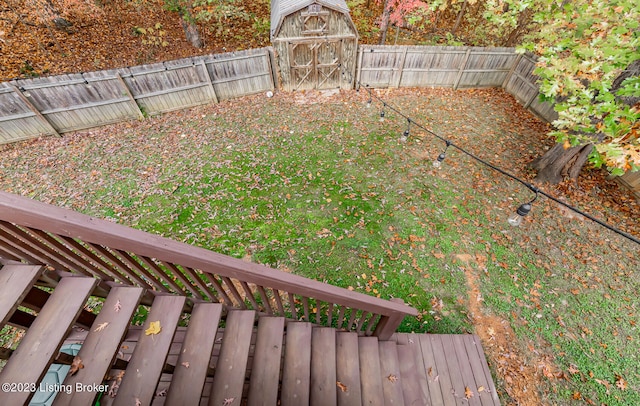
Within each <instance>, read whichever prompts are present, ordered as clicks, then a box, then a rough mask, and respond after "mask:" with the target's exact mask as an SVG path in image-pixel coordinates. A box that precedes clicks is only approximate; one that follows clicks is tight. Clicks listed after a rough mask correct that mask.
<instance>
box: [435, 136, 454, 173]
mask: <svg viewBox="0 0 640 406" xmlns="http://www.w3.org/2000/svg"><path fill="white" fill-rule="evenodd" d="M445 143H446V147H444V151H442V152H441V153H440V155H438V157H437V158H436V160H435V161H433V167H434V168H436V169H438V168H440V167H441V166H442V161H444V159H445V158H446V157H447V149H449V146H450V145H451V141H449V140H446V141H445Z"/></svg>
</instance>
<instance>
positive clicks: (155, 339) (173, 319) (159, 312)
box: [114, 295, 185, 406]
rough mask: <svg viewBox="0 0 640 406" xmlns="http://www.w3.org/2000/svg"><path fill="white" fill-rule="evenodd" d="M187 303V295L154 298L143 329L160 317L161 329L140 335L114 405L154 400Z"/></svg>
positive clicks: (148, 402) (146, 402) (127, 404)
mask: <svg viewBox="0 0 640 406" xmlns="http://www.w3.org/2000/svg"><path fill="white" fill-rule="evenodd" d="M184 303H185V297H184V296H171V295H166V296H157V297H156V298H155V299H154V301H153V305H152V306H151V311H150V312H149V315H148V316H147V321H146V322H145V324H144V326H143V330H146V329H148V328H149V327H150V324H151V322H157V321H159V322H160V327H161V330H160V332H159V333H158V334H150V335H146V334H143V335H141V336H140V339H139V340H138V343H137V344H136V348H135V350H134V352H133V355H132V356H131V360H130V361H129V365H128V366H127V369H126V371H125V374H124V379H123V380H122V383H121V384H120V389H119V390H118V394H117V396H116V398H115V401H114V405H122V406H130V405H132V404H133V405H135V404H136V402H138V401H139V402H140V403H141V404H143V405H147V404H150V403H151V400H152V399H153V395H154V391H155V388H156V385H157V383H158V380H159V379H160V375H161V373H162V368H163V367H164V364H165V360H166V358H167V353H168V351H169V348H170V346H171V341H172V340H173V335H174V333H175V331H176V327H177V326H178V321H179V320H180V315H181V314H182V308H183V306H184Z"/></svg>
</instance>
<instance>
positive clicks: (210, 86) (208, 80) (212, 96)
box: [200, 59, 218, 103]
mask: <svg viewBox="0 0 640 406" xmlns="http://www.w3.org/2000/svg"><path fill="white" fill-rule="evenodd" d="M200 66H202V69H203V70H204V77H205V78H207V85H208V86H209V90H210V91H211V98H212V99H213V102H214V103H218V96H217V95H216V89H215V88H214V87H213V82H212V81H211V76H209V69H207V63H206V62H205V61H204V59H203V60H201V61H200Z"/></svg>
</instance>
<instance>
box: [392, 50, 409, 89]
mask: <svg viewBox="0 0 640 406" xmlns="http://www.w3.org/2000/svg"><path fill="white" fill-rule="evenodd" d="M408 49H409V47H404V50H403V52H402V57H401V59H400V66H399V67H398V74H397V77H398V79H397V80H396V83H395V84H394V86H395V87H400V82H402V73H403V72H404V62H405V61H406V60H407V50H408Z"/></svg>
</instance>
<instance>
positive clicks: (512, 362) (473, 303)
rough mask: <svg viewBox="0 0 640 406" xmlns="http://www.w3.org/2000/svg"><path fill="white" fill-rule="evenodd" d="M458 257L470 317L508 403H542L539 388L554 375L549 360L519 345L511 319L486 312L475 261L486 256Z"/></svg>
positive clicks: (462, 255)
mask: <svg viewBox="0 0 640 406" xmlns="http://www.w3.org/2000/svg"><path fill="white" fill-rule="evenodd" d="M454 258H455V260H456V261H457V262H459V263H461V268H462V269H463V270H464V273H465V277H466V280H467V286H468V289H469V290H468V292H469V295H468V297H469V303H468V306H469V316H470V318H471V320H472V322H473V324H474V326H475V330H476V334H477V335H478V336H479V337H480V340H481V341H482V346H483V348H484V351H485V354H486V355H487V358H488V359H489V363H490V364H492V365H493V366H494V369H495V372H496V374H497V376H498V379H499V380H500V381H502V382H503V384H502V385H499V386H502V387H503V388H504V390H505V392H506V395H507V396H508V399H503V401H506V402H507V403H506V404H513V405H519V406H529V405H531V406H538V405H540V404H542V400H541V399H540V395H539V393H538V391H537V388H540V387H541V386H542V379H543V376H545V375H546V374H551V375H553V373H552V372H551V368H550V367H548V365H549V363H548V360H545V359H543V357H542V356H539V355H538V354H531V353H527V354H524V353H523V351H522V350H520V349H519V348H517V346H516V345H515V343H516V342H517V341H518V339H517V338H516V336H515V333H514V331H513V330H512V328H511V326H510V325H509V322H508V321H507V320H504V319H502V318H500V317H498V316H495V315H491V314H486V313H485V312H484V311H483V309H482V301H483V298H482V293H481V292H480V289H479V287H478V283H477V279H478V278H477V274H476V272H477V271H476V270H475V269H474V268H475V267H474V266H472V264H473V263H475V264H478V265H481V264H483V263H486V258H484V257H483V256H482V255H476V256H475V257H473V256H472V255H470V254H457V255H455V256H454Z"/></svg>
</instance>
